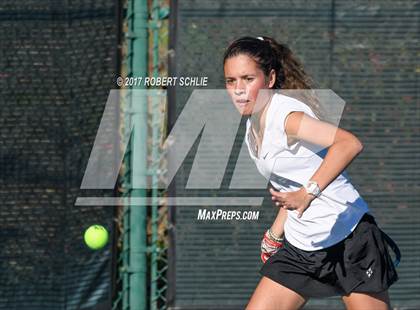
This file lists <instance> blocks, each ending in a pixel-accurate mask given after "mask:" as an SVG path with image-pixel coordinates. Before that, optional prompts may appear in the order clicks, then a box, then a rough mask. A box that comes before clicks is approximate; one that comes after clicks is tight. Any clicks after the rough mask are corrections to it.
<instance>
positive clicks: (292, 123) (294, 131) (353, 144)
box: [270, 111, 363, 217]
mask: <svg viewBox="0 0 420 310" xmlns="http://www.w3.org/2000/svg"><path fill="white" fill-rule="evenodd" d="M285 132H286V134H287V136H288V137H292V138H294V139H295V140H305V141H308V142H310V143H314V144H317V145H320V146H323V147H325V148H328V152H327V154H326V155H325V157H324V159H323V161H322V163H321V165H320V166H319V167H318V169H317V170H316V171H315V173H314V174H313V176H312V177H311V178H310V180H312V181H315V182H317V183H318V186H319V188H320V190H321V191H322V190H324V189H325V188H326V187H327V186H328V184H330V183H331V182H332V181H333V180H334V179H335V178H336V177H337V176H338V175H339V174H340V173H341V172H342V171H343V170H344V169H345V168H346V167H347V166H348V165H349V164H350V163H351V162H352V160H353V159H354V158H355V157H356V156H357V155H358V154H359V153H360V152H361V151H362V150H363V145H362V143H361V142H360V140H359V139H358V138H357V137H356V136H355V135H353V134H352V133H351V132H349V131H346V130H344V129H341V128H339V127H336V126H333V125H331V124H329V123H327V122H323V121H320V120H317V119H315V118H313V117H311V116H309V115H307V114H305V113H304V112H301V111H295V112H291V113H289V115H288V117H286V120H285ZM270 192H271V194H272V195H273V197H272V199H273V200H276V201H278V203H277V205H282V206H283V207H285V208H286V209H289V210H298V211H299V217H300V216H301V215H302V213H303V212H304V211H305V209H306V208H307V207H308V206H309V204H310V202H311V201H312V200H313V199H314V198H315V196H313V195H311V194H308V193H307V192H306V190H305V189H304V188H303V187H302V188H301V189H300V190H298V191H295V192H287V193H284V192H283V193H280V192H276V191H274V190H270Z"/></svg>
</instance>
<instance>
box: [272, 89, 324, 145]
mask: <svg viewBox="0 0 420 310" xmlns="http://www.w3.org/2000/svg"><path fill="white" fill-rule="evenodd" d="M283 98H287V100H284V101H283V102H281V103H280V105H279V108H278V110H277V111H278V113H276V114H277V115H276V122H279V124H278V128H279V129H280V131H281V136H282V141H281V142H282V144H283V146H284V147H285V148H286V149H287V150H290V151H293V150H294V148H295V147H296V146H297V145H298V144H299V141H296V142H294V143H293V144H292V145H290V146H289V145H288V144H287V134H286V130H285V123H286V121H287V117H288V116H290V113H292V112H295V111H300V112H304V113H306V114H307V115H309V116H312V117H315V118H316V116H315V114H314V113H313V112H312V110H311V108H310V107H309V106H308V105H306V104H305V103H303V102H301V101H299V100H297V99H294V98H290V97H286V96H283Z"/></svg>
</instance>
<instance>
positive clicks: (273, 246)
mask: <svg viewBox="0 0 420 310" xmlns="http://www.w3.org/2000/svg"><path fill="white" fill-rule="evenodd" d="M281 247H283V243H282V242H277V241H274V240H271V239H270V236H269V234H268V230H267V231H266V232H265V234H264V237H263V239H262V241H261V260H262V262H263V263H265V262H266V261H267V259H269V258H270V257H271V256H272V255H274V254H275V253H277V251H278V250H279V249H280V248H281Z"/></svg>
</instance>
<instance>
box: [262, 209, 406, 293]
mask: <svg viewBox="0 0 420 310" xmlns="http://www.w3.org/2000/svg"><path fill="white" fill-rule="evenodd" d="M390 242H392V240H391V239H390V238H389V237H388V236H387V235H385V233H383V232H382V231H381V230H380V229H379V228H378V226H377V224H376V222H375V219H374V218H373V216H372V215H370V214H368V213H366V214H365V215H364V216H363V217H362V218H361V220H360V222H359V223H358V224H357V226H356V228H355V229H354V230H353V232H352V233H351V234H350V235H349V236H348V237H347V238H345V239H344V240H342V241H340V242H339V243H337V244H335V245H333V246H330V247H328V248H325V249H321V250H316V251H304V250H301V249H298V248H296V247H295V246H293V245H291V244H290V243H289V242H288V241H287V240H286V239H285V240H284V244H283V247H282V248H281V249H280V250H279V251H278V252H277V253H275V254H274V255H273V256H271V257H270V258H269V259H268V260H267V261H266V262H265V264H264V265H263V266H262V267H261V269H260V274H261V275H263V276H266V277H268V278H270V279H271V280H273V281H276V282H278V283H280V284H281V285H283V286H286V287H288V288H290V289H292V290H293V291H295V292H297V293H298V294H300V295H301V296H303V297H330V296H344V295H348V294H350V293H351V292H359V293H378V292H381V291H384V290H386V289H388V287H389V286H390V285H391V284H393V283H394V282H396V281H397V280H398V275H397V272H396V270H395V266H394V263H393V261H392V258H391V256H390V254H389V252H388V247H387V244H389V243H390ZM392 243H393V242H392ZM389 245H391V244H389ZM391 246H392V248H393V249H394V251H395V250H396V251H398V252H399V250H398V247H396V245H395V243H393V244H392V245H391ZM398 254H399V253H398Z"/></svg>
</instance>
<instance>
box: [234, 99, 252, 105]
mask: <svg viewBox="0 0 420 310" xmlns="http://www.w3.org/2000/svg"><path fill="white" fill-rule="evenodd" d="M249 101H250V100H246V99H240V100H236V103H237V104H238V105H239V106H241V107H243V106H246V105H247V104H248V103H249Z"/></svg>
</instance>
